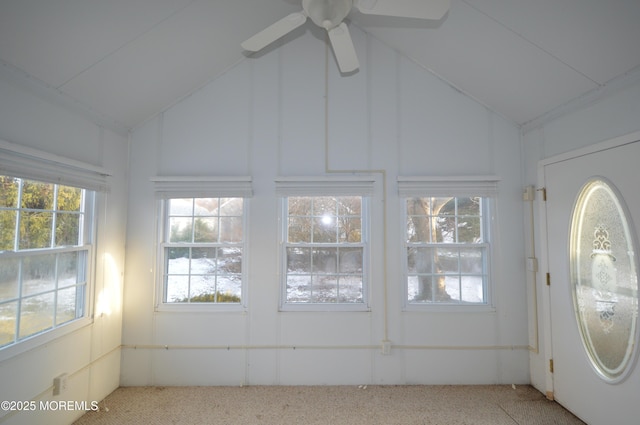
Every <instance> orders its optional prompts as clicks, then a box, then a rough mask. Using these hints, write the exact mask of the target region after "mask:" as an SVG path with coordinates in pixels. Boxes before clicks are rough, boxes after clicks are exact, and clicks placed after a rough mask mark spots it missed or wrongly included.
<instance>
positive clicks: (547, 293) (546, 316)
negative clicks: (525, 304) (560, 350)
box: [531, 131, 640, 400]
mask: <svg viewBox="0 0 640 425" xmlns="http://www.w3.org/2000/svg"><path fill="white" fill-rule="evenodd" d="M635 142H640V131H635V132H633V133H629V134H626V135H623V136H619V137H615V138H612V139H608V140H605V141H602V142H598V143H594V144H592V145H589V146H586V147H582V148H578V149H575V150H571V151H569V152H564V153H561V154H558V155H554V156H552V157H549V158H545V159H542V160H540V161H538V182H537V183H538V188H539V190H544V189H545V188H546V179H545V167H546V166H548V165H551V164H555V163H558V162H563V161H567V160H571V159H575V158H579V157H581V156H585V155H590V154H594V153H598V152H602V151H606V150H608V149H613V148H617V147H620V146H624V145H628V144H631V143H635ZM543 193H544V192H543ZM538 217H539V221H540V225H539V228H538V232H537V234H538V236H539V240H540V247H541V252H540V261H539V263H540V264H539V265H540V267H539V270H540V273H537V275H536V282H535V285H536V287H537V288H541V291H540V294H541V295H540V301H541V304H542V306H541V314H542V323H541V327H542V329H541V330H542V332H541V333H542V334H543V344H544V350H543V352H540V355H543V356H544V360H543V361H544V362H545V364H549V365H550V364H551V361H552V359H553V343H552V314H551V290H550V287H549V286H548V285H547V273H548V272H549V247H548V235H547V208H546V204H545V202H544V200H543V201H542V202H538ZM531 237H532V238H534V237H535V235H531ZM535 325H536V326H539V325H538V324H535ZM554 391H555V385H554V377H553V372H552V371H551V367H550V366H549V367H547V366H545V393H546V396H547V398H548V399H549V400H554Z"/></svg>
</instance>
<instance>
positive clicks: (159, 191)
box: [152, 176, 253, 313]
mask: <svg viewBox="0 0 640 425" xmlns="http://www.w3.org/2000/svg"><path fill="white" fill-rule="evenodd" d="M152 182H153V183H154V185H155V192H156V198H157V214H156V217H157V220H158V222H157V243H156V247H157V252H156V267H155V274H156V276H155V282H156V283H155V287H156V289H155V301H154V309H155V311H158V312H189V313H194V312H243V311H246V310H247V309H248V305H249V304H248V299H249V294H248V293H249V291H248V288H249V284H248V280H249V279H248V277H249V245H248V241H249V233H250V232H249V211H250V198H251V197H252V195H253V192H252V187H251V184H252V181H251V177H247V176H241V177H206V176H205V177H201V176H197V177H189V176H187V177H164V176H163V177H155V178H153V179H152ZM190 198H241V199H242V200H243V206H242V241H241V242H239V243H233V245H237V246H241V249H242V270H241V272H240V276H241V279H242V283H241V289H240V291H241V297H240V302H239V303H225V302H212V303H210V302H185V303H182V302H166V301H165V285H166V283H165V274H166V267H167V264H166V258H165V252H166V248H170V247H174V246H180V247H183V246H184V245H185V244H184V243H182V242H180V243H172V242H168V241H167V236H168V230H169V228H170V226H169V211H168V204H169V202H168V201H169V200H171V199H190ZM186 245H188V246H189V247H191V248H198V247H217V246H221V245H224V244H220V243H215V244H212V243H199V242H194V243H190V244H186Z"/></svg>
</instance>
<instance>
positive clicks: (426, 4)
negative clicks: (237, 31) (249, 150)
mask: <svg viewBox="0 0 640 425" xmlns="http://www.w3.org/2000/svg"><path fill="white" fill-rule="evenodd" d="M449 2H450V0H302V11H300V12H295V13H292V14H290V15H288V16H285V17H284V18H282V19H280V20H279V21H277V22H276V23H274V24H273V25H271V26H269V27H267V28H265V29H264V30H262V31H260V32H259V33H257V34H256V35H254V36H253V37H251V38H249V39H248V40H246V41H244V42H242V43H241V46H242V48H243V49H245V50H247V51H250V52H257V51H259V50H261V49H263V48H264V47H266V46H268V45H269V44H271V43H273V42H274V41H276V40H278V39H279V38H281V37H283V36H284V35H286V34H288V33H289V32H291V31H293V30H294V29H296V28H298V27H299V26H301V25H302V24H304V23H305V22H306V21H307V18H311V20H312V21H313V22H314V23H315V24H316V25H318V26H319V27H321V28H324V29H326V30H327V33H328V34H329V41H330V42H331V47H332V48H333V52H334V54H335V57H336V60H337V62H338V67H339V68H340V72H343V73H348V72H353V71H355V70H357V69H358V67H359V66H360V64H359V63H358V56H357V55H356V50H355V47H354V45H353V41H352V40H351V34H350V33H349V29H348V28H347V24H346V23H345V22H343V21H344V19H345V18H346V17H347V15H349V13H350V12H351V9H353V8H355V9H357V10H359V11H360V12H361V13H364V14H370V15H382V16H396V17H403V18H418V19H434V20H437V19H440V18H442V16H444V14H445V13H447V10H449Z"/></svg>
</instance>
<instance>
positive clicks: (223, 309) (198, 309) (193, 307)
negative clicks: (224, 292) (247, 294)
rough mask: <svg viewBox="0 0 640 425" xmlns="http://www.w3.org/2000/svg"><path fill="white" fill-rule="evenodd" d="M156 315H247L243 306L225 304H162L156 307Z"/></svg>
mask: <svg viewBox="0 0 640 425" xmlns="http://www.w3.org/2000/svg"><path fill="white" fill-rule="evenodd" d="M155 311H156V313H245V312H246V311H247V307H246V306H245V305H243V304H225V303H219V304H216V303H191V304H187V303H175V304H160V305H157V306H156V307H155Z"/></svg>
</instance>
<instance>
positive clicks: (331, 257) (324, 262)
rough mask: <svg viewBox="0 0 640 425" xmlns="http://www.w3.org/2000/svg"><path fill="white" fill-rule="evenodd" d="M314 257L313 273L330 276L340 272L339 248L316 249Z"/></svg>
mask: <svg viewBox="0 0 640 425" xmlns="http://www.w3.org/2000/svg"><path fill="white" fill-rule="evenodd" d="M312 255H313V257H312V262H313V270H312V271H313V273H319V274H328V273H336V272H337V271H338V248H316V249H314V250H313V254H312Z"/></svg>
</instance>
